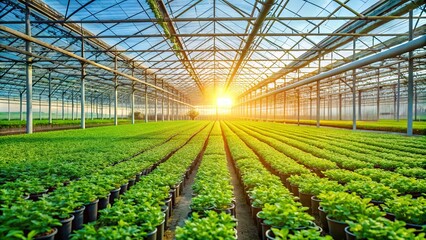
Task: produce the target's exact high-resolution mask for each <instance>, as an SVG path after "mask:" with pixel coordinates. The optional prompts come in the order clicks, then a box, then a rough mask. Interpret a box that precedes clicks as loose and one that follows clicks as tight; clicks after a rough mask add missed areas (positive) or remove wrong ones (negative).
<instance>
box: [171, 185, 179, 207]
mask: <svg viewBox="0 0 426 240" xmlns="http://www.w3.org/2000/svg"><path fill="white" fill-rule="evenodd" d="M169 193H170V194H172V207H175V206H176V197H177V193H176V188H170V190H169Z"/></svg>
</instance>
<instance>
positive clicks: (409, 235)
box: [345, 217, 425, 240]
mask: <svg viewBox="0 0 426 240" xmlns="http://www.w3.org/2000/svg"><path fill="white" fill-rule="evenodd" d="M345 232H346V239H348V240H355V239H412V240H420V239H425V233H419V234H418V235H417V236H416V234H415V230H414V229H407V228H405V223H404V222H402V221H394V222H393V221H390V220H388V219H386V218H382V217H379V218H376V219H373V218H368V217H360V218H358V219H357V221H350V222H349V226H348V227H346V228H345Z"/></svg>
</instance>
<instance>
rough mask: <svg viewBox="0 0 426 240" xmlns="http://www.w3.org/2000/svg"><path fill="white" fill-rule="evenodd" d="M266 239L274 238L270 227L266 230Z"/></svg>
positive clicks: (272, 239) (271, 239)
mask: <svg viewBox="0 0 426 240" xmlns="http://www.w3.org/2000/svg"><path fill="white" fill-rule="evenodd" d="M265 235H266V239H268V240H274V239H275V234H274V232H272V229H269V230H268V231H266V234H265Z"/></svg>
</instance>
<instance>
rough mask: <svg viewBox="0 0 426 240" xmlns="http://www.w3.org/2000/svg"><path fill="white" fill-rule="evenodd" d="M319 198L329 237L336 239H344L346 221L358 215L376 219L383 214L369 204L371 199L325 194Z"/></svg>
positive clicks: (341, 193)
mask: <svg viewBox="0 0 426 240" xmlns="http://www.w3.org/2000/svg"><path fill="white" fill-rule="evenodd" d="M319 198H320V199H321V200H322V201H321V202H320V205H321V207H322V208H323V210H324V211H325V212H326V213H327V217H326V218H327V224H328V228H329V231H330V235H331V236H332V237H333V238H336V239H344V238H345V235H346V234H345V230H344V229H345V227H347V226H348V224H347V221H348V220H354V221H356V219H357V218H358V216H359V215H363V216H367V217H371V218H377V217H380V216H383V215H384V214H383V213H382V212H381V211H380V209H379V208H378V207H376V206H374V205H373V204H371V203H370V201H371V199H369V198H364V199H362V198H361V197H359V196H357V195H356V194H355V193H351V194H349V193H346V192H326V193H321V194H320V195H319Z"/></svg>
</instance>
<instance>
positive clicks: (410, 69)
mask: <svg viewBox="0 0 426 240" xmlns="http://www.w3.org/2000/svg"><path fill="white" fill-rule="evenodd" d="M408 23H409V24H408V25H409V36H408V39H409V41H411V40H413V10H410V12H409V20H408ZM413 63H414V62H413V51H410V52H408V84H407V93H408V106H407V135H408V136H412V135H413V88H414V75H413V71H414V64H413Z"/></svg>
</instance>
